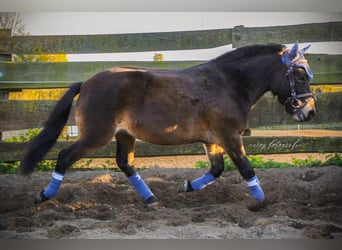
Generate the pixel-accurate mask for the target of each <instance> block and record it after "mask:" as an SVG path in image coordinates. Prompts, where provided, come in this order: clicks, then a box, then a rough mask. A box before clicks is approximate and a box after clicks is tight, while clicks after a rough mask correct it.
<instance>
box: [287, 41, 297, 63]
mask: <svg viewBox="0 0 342 250" xmlns="http://www.w3.org/2000/svg"><path fill="white" fill-rule="evenodd" d="M297 55H298V41H297V42H295V44H294V45H293V47H292V49H291V51H290V53H289V59H290V61H292V60H294V59H295V58H296V57H297Z"/></svg>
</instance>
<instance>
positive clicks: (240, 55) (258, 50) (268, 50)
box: [213, 44, 284, 63]
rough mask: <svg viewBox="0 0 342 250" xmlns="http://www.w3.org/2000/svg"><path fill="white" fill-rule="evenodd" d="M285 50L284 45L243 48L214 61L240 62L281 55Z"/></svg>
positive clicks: (229, 52)
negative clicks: (258, 57)
mask: <svg viewBox="0 0 342 250" xmlns="http://www.w3.org/2000/svg"><path fill="white" fill-rule="evenodd" d="M283 49H284V45H281V44H270V45H250V46H245V47H241V48H238V49H235V50H232V51H228V52H226V53H225V54H223V55H220V56H218V57H217V58H215V59H213V61H214V62H220V63H222V62H225V63H228V62H238V61H240V60H246V59H248V58H251V57H255V56H259V55H266V54H273V53H279V52H281V51H282V50H283Z"/></svg>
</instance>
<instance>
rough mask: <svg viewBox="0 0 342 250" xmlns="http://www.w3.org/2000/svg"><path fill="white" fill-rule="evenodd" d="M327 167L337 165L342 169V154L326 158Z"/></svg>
mask: <svg viewBox="0 0 342 250" xmlns="http://www.w3.org/2000/svg"><path fill="white" fill-rule="evenodd" d="M325 164H326V165H335V166H339V167H342V157H341V154H340V153H335V154H330V155H328V156H327V157H326V160H325Z"/></svg>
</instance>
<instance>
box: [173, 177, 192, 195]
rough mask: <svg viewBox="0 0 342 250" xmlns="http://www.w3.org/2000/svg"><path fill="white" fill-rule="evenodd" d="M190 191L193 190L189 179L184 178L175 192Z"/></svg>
mask: <svg viewBox="0 0 342 250" xmlns="http://www.w3.org/2000/svg"><path fill="white" fill-rule="evenodd" d="M191 191H194V190H193V189H192V186H191V183H190V181H188V180H185V181H183V183H181V184H180V185H179V186H178V190H177V193H186V192H191Z"/></svg>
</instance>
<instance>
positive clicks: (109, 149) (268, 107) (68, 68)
mask: <svg viewBox="0 0 342 250" xmlns="http://www.w3.org/2000/svg"><path fill="white" fill-rule="evenodd" d="M296 40H299V41H300V42H302V43H310V42H328V41H342V22H330V23H319V24H302V25H292V26H274V27H262V28H246V27H243V26H236V27H234V28H232V29H219V30H205V31H186V32H162V33H141V34H116V35H74V36H25V37H20V36H18V37H16V36H14V37H11V35H10V30H0V93H1V92H2V95H0V96H2V97H3V98H2V99H0V131H2V132H4V131H12V130H21V129H29V128H36V127H41V126H42V124H43V122H44V120H45V119H46V118H47V116H48V114H49V112H50V111H51V109H52V107H53V106H54V105H55V103H56V102H55V101H9V100H7V98H6V93H8V92H9V91H19V90H21V89H46V88H65V87H68V86H69V85H70V84H71V83H72V82H75V81H83V80H86V79H87V78H88V77H89V76H91V75H93V74H94V73H96V72H98V71H100V70H104V69H107V68H111V67H113V66H121V65H125V66H127V65H129V66H143V67H152V68H164V69H173V68H185V67H189V66H192V65H196V64H199V63H201V62H200V61H181V62H167V61H163V62H65V63H64V62H63V63H62V62H61V63H39V62H36V63H29V62H22V63H17V62H12V61H10V58H11V55H12V54H58V53H67V54H73V53H75V54H81V53H113V52H142V51H151V53H153V52H154V51H165V50H188V49H207V48H214V47H218V46H223V45H228V44H232V45H233V47H234V48H236V47H241V46H245V45H249V44H257V43H259V44H265V43H281V44H291V43H293V42H294V41H296ZM306 57H307V58H308V59H309V62H310V66H311V68H312V70H313V72H314V79H313V82H312V84H313V87H314V89H315V93H316V95H317V103H318V115H317V117H316V118H315V120H314V121H313V122H311V123H307V126H310V125H312V126H314V125H317V124H318V125H319V124H325V123H327V122H328V123H330V124H335V125H334V126H335V128H337V129H341V124H342V98H341V97H342V91H341V90H339V91H334V92H329V91H325V90H324V89H326V88H327V87H326V86H325V85H327V84H330V85H333V88H335V89H336V88H340V87H341V86H342V85H341V83H342V70H341V69H342V60H341V59H342V56H341V55H326V54H308V55H307V56H306ZM323 90H324V91H323ZM74 124H75V121H74V118H73V116H72V115H71V116H70V118H69V120H68V125H74ZM279 125H287V126H291V125H293V126H295V125H297V124H296V123H295V122H294V121H292V120H291V118H290V117H289V116H288V115H287V114H286V113H285V111H284V108H283V107H282V106H281V105H279V104H278V103H277V99H276V98H274V97H272V96H271V95H270V94H266V95H265V96H264V97H263V98H262V99H261V100H260V101H259V103H258V105H257V107H256V108H255V109H254V110H253V111H252V114H251V117H250V121H249V126H250V127H251V128H258V127H262V126H266V127H267V126H279ZM341 139H342V138H341V137H256V136H249V137H244V143H245V146H246V150H247V153H249V154H271V153H294V152H341V151H342V143H341V142H342V140H341ZM71 143H72V142H58V143H57V145H56V146H55V147H54V148H53V150H52V151H51V152H50V154H49V155H48V156H47V159H55V158H56V157H57V153H58V151H59V150H60V149H61V148H64V147H66V146H68V145H70V144H71ZM24 145H25V143H8V142H6V143H5V142H0V161H13V160H18V159H20V155H21V152H22V149H23V147H24ZM203 153H204V150H203V148H202V146H201V145H200V144H190V145H181V146H156V145H151V144H147V143H144V142H139V143H138V144H137V153H136V154H137V156H157V155H179V154H181V155H187V154H188V155H191V154H203ZM112 156H115V142H113V143H110V144H109V145H107V146H106V147H104V148H102V149H100V150H98V151H97V152H96V153H95V154H93V155H91V156H90V157H112Z"/></svg>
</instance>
